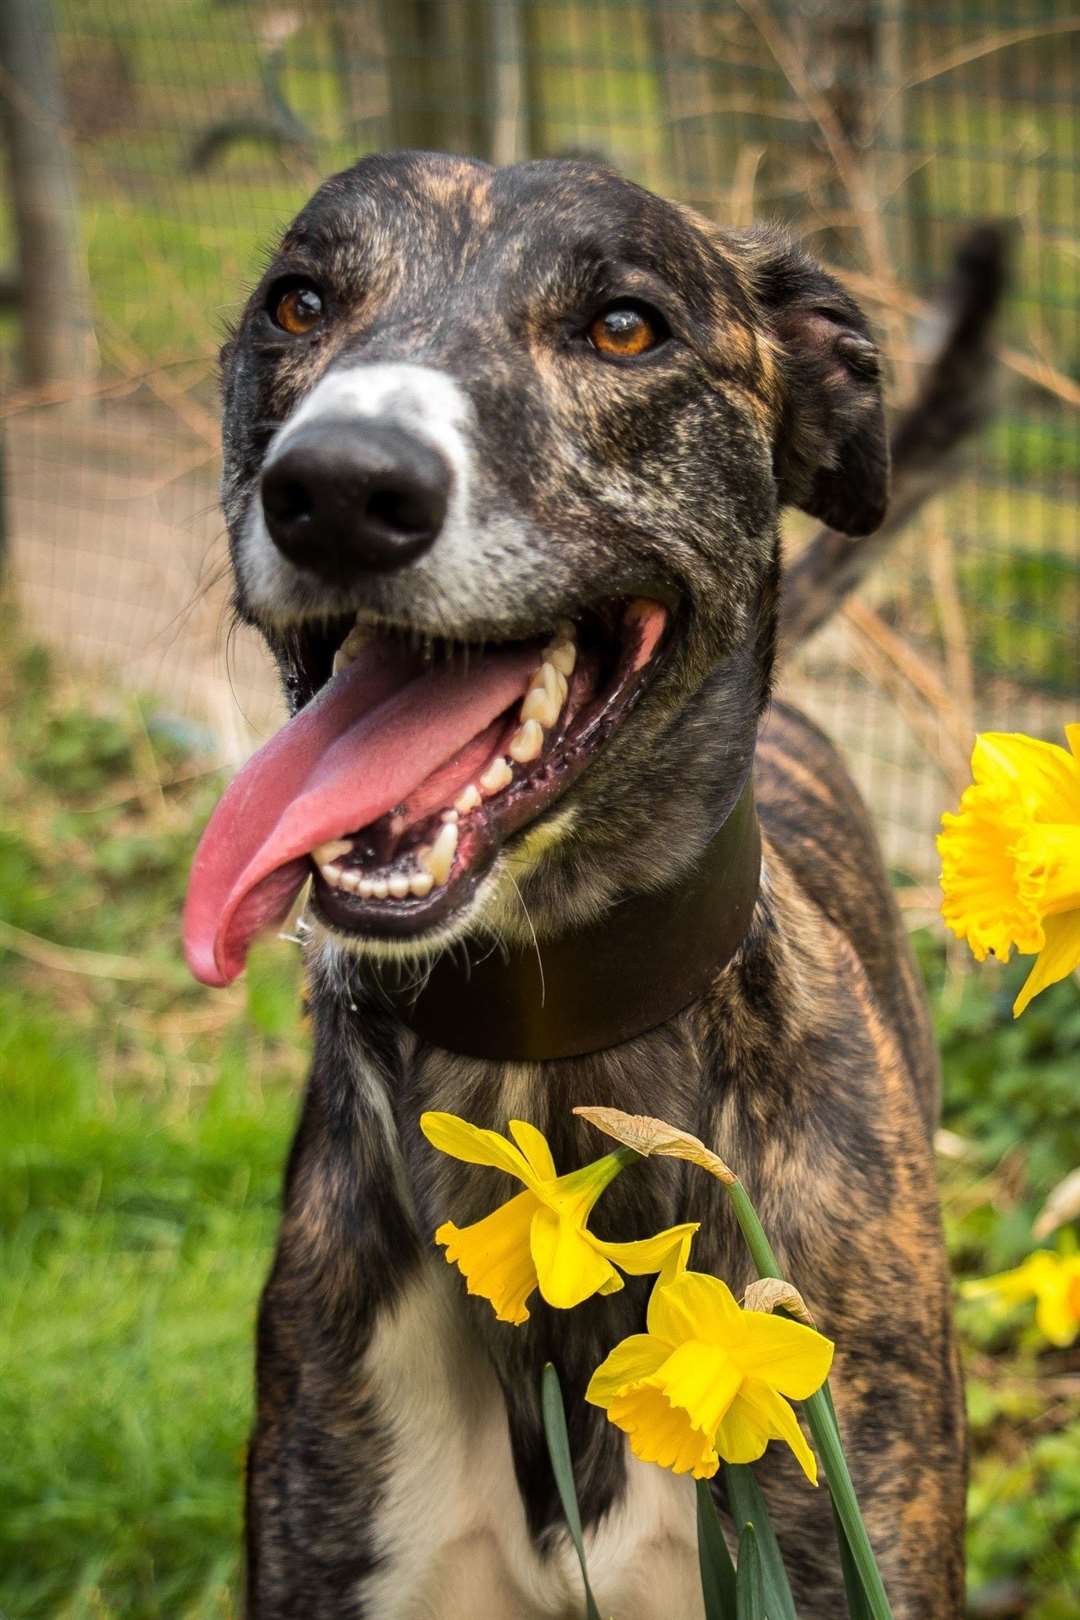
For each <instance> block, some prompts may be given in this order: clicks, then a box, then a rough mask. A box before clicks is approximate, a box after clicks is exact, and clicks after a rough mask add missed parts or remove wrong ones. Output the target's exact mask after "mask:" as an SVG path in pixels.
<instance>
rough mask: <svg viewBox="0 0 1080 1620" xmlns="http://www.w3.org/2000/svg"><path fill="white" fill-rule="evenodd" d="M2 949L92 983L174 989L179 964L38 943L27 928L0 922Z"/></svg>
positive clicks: (41, 940)
mask: <svg viewBox="0 0 1080 1620" xmlns="http://www.w3.org/2000/svg"><path fill="white" fill-rule="evenodd" d="M0 946H2V947H3V948H4V949H6V950H9V951H14V952H15V954H16V956H22V957H25V959H26V960H27V961H28V962H34V963H36V964H37V966H38V967H43V968H49V969H55V970H56V971H57V972H60V973H80V974H83V975H84V976H86V977H89V978H92V979H135V980H141V981H146V980H151V981H155V982H158V983H162V984H172V985H175V984H176V982H177V977H178V971H179V964H176V965H166V964H165V963H163V962H148V961H145V960H143V959H141V958H139V957H135V956H113V955H110V954H109V953H108V952H106V951H84V950H81V949H79V948H78V947H77V946H75V945H56V944H54V943H53V941H52V940H48V939H39V937H38V935H37V934H28V933H27V932H26V930H25V928H16V927H15V924H14V923H9V922H4V921H3V919H2V918H0Z"/></svg>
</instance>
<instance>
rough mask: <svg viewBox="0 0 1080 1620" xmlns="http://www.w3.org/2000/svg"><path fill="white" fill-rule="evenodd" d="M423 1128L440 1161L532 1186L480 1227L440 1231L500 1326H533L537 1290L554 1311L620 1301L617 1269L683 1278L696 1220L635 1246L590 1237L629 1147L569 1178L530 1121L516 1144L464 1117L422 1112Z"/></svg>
mask: <svg viewBox="0 0 1080 1620" xmlns="http://www.w3.org/2000/svg"><path fill="white" fill-rule="evenodd" d="M420 1129H421V1130H422V1131H423V1133H424V1135H425V1136H426V1137H427V1139H428V1141H429V1142H430V1143H431V1145H432V1147H436V1148H438V1149H439V1151H440V1153H448V1154H450V1156H451V1157H452V1158H455V1159H464V1161H465V1162H466V1164H484V1165H490V1166H491V1167H492V1168H493V1169H496V1170H502V1171H505V1173H506V1174H507V1175H509V1176H514V1177H515V1178H516V1179H517V1180H518V1181H520V1182H521V1183H522V1184H523V1185H524V1187H525V1191H524V1192H521V1193H518V1195H517V1197H516V1198H511V1199H510V1201H509V1203H506V1204H502V1205H500V1207H499V1208H498V1209H496V1210H495V1211H493V1213H492V1214H490V1215H486V1216H485V1217H484V1219H483V1220H480V1221H476V1222H475V1223H474V1224H473V1225H472V1226H465V1227H459V1226H455V1225H454V1223H453V1221H446V1222H445V1223H444V1224H443V1225H442V1226H440V1227H439V1229H438V1231H437V1232H436V1233H435V1241H436V1243H440V1244H443V1245H444V1246H445V1248H446V1258H447V1260H448V1261H450V1262H451V1263H452V1264H454V1265H456V1266H457V1267H458V1269H459V1271H460V1272H461V1274H462V1276H463V1277H464V1278H465V1281H466V1283H467V1285H468V1290H469V1293H470V1294H479V1295H480V1296H481V1298H482V1299H486V1300H489V1301H490V1302H491V1304H492V1306H493V1307H494V1310H495V1315H496V1316H497V1317H498V1318H499V1320H500V1321H502V1322H512V1323H514V1324H515V1325H517V1324H518V1323H520V1322H525V1321H527V1320H528V1316H529V1312H528V1309H527V1307H526V1301H527V1300H528V1298H529V1296H530V1295H531V1294H532V1293H533V1291H534V1290H535V1289H537V1288H539V1290H540V1293H541V1295H542V1297H543V1298H544V1299H545V1300H546V1301H547V1303H548V1304H549V1305H555V1306H558V1307H559V1309H561V1310H570V1309H571V1308H572V1307H573V1306H574V1305H580V1304H581V1302H582V1301H583V1300H586V1299H589V1298H590V1297H591V1296H592V1295H593V1294H614V1293H617V1292H618V1290H619V1289H620V1288H622V1287H623V1279H622V1277H621V1276H620V1275H619V1271H618V1270H616V1267H619V1268H621V1270H623V1271H626V1272H629V1273H630V1275H631V1276H635V1277H641V1276H649V1275H651V1274H652V1273H653V1272H660V1271H662V1272H663V1273H664V1274H665V1275H671V1276H674V1275H675V1273H676V1272H677V1271H678V1270H680V1269H681V1268H682V1267H683V1266H685V1265H686V1261H687V1258H688V1256H689V1252H690V1241H691V1239H692V1237H693V1235H694V1233H695V1232H696V1231H697V1223H696V1222H688V1223H686V1224H685V1225H683V1226H672V1227H670V1228H669V1229H668V1230H667V1231H666V1232H659V1233H658V1234H657V1235H656V1236H655V1237H651V1238H642V1239H641V1240H640V1241H638V1242H635V1243H605V1242H604V1241H603V1239H602V1238H598V1237H596V1235H595V1234H594V1233H592V1232H590V1231H588V1230H587V1227H586V1224H585V1223H586V1222H587V1220H588V1218H589V1215H590V1213H591V1211H592V1207H593V1205H594V1204H595V1203H596V1200H597V1199H598V1198H599V1197H600V1194H601V1193H602V1192H603V1190H604V1188H605V1187H607V1186H608V1185H609V1184H610V1183H611V1182H612V1181H613V1180H614V1178H615V1177H616V1176H617V1175H618V1173H619V1171H620V1170H622V1169H623V1168H624V1167H625V1166H626V1165H627V1164H630V1163H632V1162H633V1161H634V1159H636V1158H637V1155H636V1154H635V1153H632V1152H630V1151H628V1150H627V1149H620V1150H619V1151H618V1152H617V1153H608V1154H606V1155H605V1157H604V1158H602V1159H597V1160H595V1161H594V1163H592V1164H587V1165H585V1166H584V1167H583V1168H582V1169H581V1170H573V1171H571V1172H570V1174H569V1175H564V1176H560V1175H559V1174H558V1172H557V1171H556V1169H555V1161H554V1159H553V1158H552V1156H551V1149H550V1148H549V1147H548V1144H547V1141H546V1140H545V1138H544V1136H543V1135H542V1133H541V1132H540V1131H538V1130H537V1129H536V1127H535V1126H534V1125H529V1124H527V1123H526V1122H525V1121H524V1120H521V1119H512V1120H511V1121H510V1135H511V1136H512V1137H513V1141H512V1142H510V1141H508V1140H507V1139H506V1137H505V1136H500V1135H499V1134H498V1132H497V1131H485V1130H481V1129H480V1128H479V1127H478V1126H476V1125H470V1124H468V1122H467V1121H466V1120H463V1119H458V1118H457V1116H456V1115H455V1114H437V1113H427V1114H422V1115H421V1116H420Z"/></svg>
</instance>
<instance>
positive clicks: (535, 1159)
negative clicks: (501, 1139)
mask: <svg viewBox="0 0 1080 1620" xmlns="http://www.w3.org/2000/svg"><path fill="white" fill-rule="evenodd" d="M509 1130H510V1135H511V1136H512V1137H513V1138H514V1141H515V1142H516V1143H517V1145H518V1147H519V1148H520V1149H521V1151H522V1153H524V1155H525V1157H526V1159H527V1160H528V1162H529V1168H530V1170H531V1171H532V1172H533V1175H535V1176H538V1177H539V1179H540V1180H541V1181H554V1180H555V1178H556V1176H557V1175H558V1174H559V1172H558V1171H557V1170H556V1168H555V1160H554V1159H553V1158H552V1157H551V1149H550V1148H549V1147H548V1145H547V1138H546V1137H545V1136H544V1134H543V1133H542V1132H541V1131H538V1130H537V1128H536V1126H535V1125H530V1124H529V1122H528V1120H525V1119H512V1120H511V1121H510V1126H509Z"/></svg>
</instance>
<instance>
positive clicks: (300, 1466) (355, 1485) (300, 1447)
mask: <svg viewBox="0 0 1080 1620" xmlns="http://www.w3.org/2000/svg"><path fill="white" fill-rule="evenodd" d="M315 1033H316V1051H315V1062H314V1066H313V1069H312V1073H311V1076H310V1078H309V1081H308V1086H307V1091H306V1095H305V1098H304V1103H303V1108H302V1112H301V1117H300V1123H299V1127H298V1129H297V1132H296V1136H295V1138H294V1141H293V1146H292V1151H291V1154H290V1159H289V1166H288V1172H287V1176H286V1183H285V1194H284V1210H283V1217H282V1223H281V1229H280V1234H279V1239H278V1247H277V1253H276V1256H275V1261H274V1266H273V1270H272V1272H271V1275H270V1278H269V1281H268V1282H267V1285H266V1288H265V1290H264V1293H263V1298H262V1303H261V1307H260V1311H259V1324H258V1338H257V1411H256V1420H255V1428H254V1433H253V1436H252V1442H251V1449H250V1454H249V1461H248V1502H247V1540H248V1612H249V1614H251V1615H252V1616H257V1617H258V1620H286V1617H288V1620H295V1617H297V1616H303V1617H304V1620H323V1617H326V1620H330V1617H331V1616H332V1617H334V1620H340V1617H341V1616H343V1615H349V1616H361V1615H366V1614H367V1613H368V1612H369V1611H368V1610H367V1609H366V1608H365V1607H364V1606H363V1603H362V1599H361V1597H360V1594H361V1592H362V1590H363V1586H364V1583H365V1581H366V1579H367V1577H368V1576H369V1575H370V1573H371V1571H372V1570H373V1568H374V1567H375V1565H376V1564H377V1562H378V1559H379V1549H378V1547H377V1545H376V1515H377V1508H378V1503H379V1498H380V1493H381V1491H382V1489H383V1481H384V1476H385V1470H386V1467H387V1462H388V1459H387V1455H386V1436H385V1433H384V1426H383V1425H382V1424H381V1422H380V1419H379V1414H378V1412H377V1410H376V1406H375V1403H374V1401H373V1399H372V1395H371V1391H370V1389H369V1387H368V1375H367V1370H366V1361H367V1354H368V1350H369V1347H370V1344H371V1341H372V1337H373V1335H374V1334H375V1332H376V1329H377V1325H378V1323H379V1321H380V1320H381V1319H382V1318H383V1317H384V1316H385V1315H386V1314H387V1313H389V1312H392V1310H393V1308H394V1305H395V1302H396V1301H397V1300H398V1299H399V1297H400V1296H401V1293H402V1291H403V1290H404V1289H405V1288H406V1287H407V1286H408V1282H409V1279H410V1277H411V1276H412V1275H413V1274H414V1272H415V1270H416V1268H417V1266H418V1264H419V1245H418V1242H417V1237H416V1229H415V1224H414V1220H413V1215H412V1211H411V1209H410V1207H409V1200H408V1194H407V1192H406V1190H405V1184H404V1178H403V1176H402V1174H401V1173H400V1165H399V1158H398V1149H397V1141H396V1130H395V1127H394V1123H393V1116H392V1110H391V1107H390V1104H389V1100H388V1099H389V1094H390V1085H389V1073H390V1071H391V1069H393V1068H394V1067H395V1065H396V1051H395V1041H394V1037H393V1034H392V1032H391V1031H390V1030H389V1029H387V1030H386V1031H381V1032H380V1031H379V1030H378V1029H377V1028H375V1031H374V1033H375V1036H376V1039H374V1040H372V1041H371V1043H370V1044H365V1045H364V1046H361V1044H360V1042H359V1040H358V1038H357V1034H356V1031H355V1029H354V1028H353V1029H350V1028H349V1027H348V1020H347V1017H346V1015H345V1013H344V1010H343V1009H342V1010H340V1011H339V1009H338V1008H336V1007H327V1006H324V1007H323V1008H321V1009H317V1016H316V1030H315ZM380 1033H381V1034H382V1036H383V1039H382V1045H381V1048H380V1045H379V1043H378V1036H379V1034H380Z"/></svg>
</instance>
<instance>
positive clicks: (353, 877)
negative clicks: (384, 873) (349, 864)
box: [341, 872, 360, 894]
mask: <svg viewBox="0 0 1080 1620" xmlns="http://www.w3.org/2000/svg"><path fill="white" fill-rule="evenodd" d="M341 887H342V888H343V889H347V890H348V892H349V893H350V894H359V893H360V874H359V872H342V874H341Z"/></svg>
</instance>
